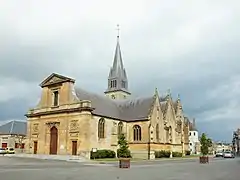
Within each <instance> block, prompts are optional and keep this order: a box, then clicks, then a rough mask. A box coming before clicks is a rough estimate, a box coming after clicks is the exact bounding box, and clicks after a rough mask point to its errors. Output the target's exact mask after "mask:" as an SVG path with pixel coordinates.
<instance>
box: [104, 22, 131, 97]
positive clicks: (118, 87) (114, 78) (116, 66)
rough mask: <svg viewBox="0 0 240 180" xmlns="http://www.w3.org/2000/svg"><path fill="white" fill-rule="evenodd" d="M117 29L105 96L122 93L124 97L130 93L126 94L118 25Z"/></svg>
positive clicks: (125, 75) (126, 83)
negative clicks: (115, 44)
mask: <svg viewBox="0 0 240 180" xmlns="http://www.w3.org/2000/svg"><path fill="white" fill-rule="evenodd" d="M117 27H118V29H117V30H118V34H117V46H116V49H115V55H114V60H113V65H112V67H111V69H110V72H109V76H108V88H107V90H106V92H105V94H109V93H111V94H113V92H122V93H125V94H126V95H130V94H131V93H130V92H128V79H127V74H126V70H125V68H124V66H123V60H122V54H121V49H120V43H119V25H118V26H117ZM126 95H124V97H126ZM113 99H115V98H113Z"/></svg>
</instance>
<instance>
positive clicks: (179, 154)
mask: <svg viewBox="0 0 240 180" xmlns="http://www.w3.org/2000/svg"><path fill="white" fill-rule="evenodd" d="M172 156H173V157H182V153H181V152H173V153H172Z"/></svg>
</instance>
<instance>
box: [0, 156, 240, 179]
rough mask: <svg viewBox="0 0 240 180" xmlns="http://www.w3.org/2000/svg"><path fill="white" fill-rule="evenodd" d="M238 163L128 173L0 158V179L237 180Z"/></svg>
mask: <svg viewBox="0 0 240 180" xmlns="http://www.w3.org/2000/svg"><path fill="white" fill-rule="evenodd" d="M239 171H240V159H238V158H235V159H218V160H217V159H214V160H212V161H211V162H210V163H209V164H204V165H203V164H199V163H198V161H164V162H159V161H158V162H154V163H153V162H151V163H150V162H149V163H146V162H142V163H140V162H138V163H133V164H132V166H131V168H130V169H119V168H117V167H116V164H106V165H101V164H91V165H90V164H85V163H76V162H65V161H55V160H40V159H31V158H17V157H4V156H0V179H1V180H13V179H19V180H22V179H29V180H31V179H33V180H42V179H51V180H98V179H102V180H114V179H120V180H121V179H122V180H135V179H137V180H161V179H164V180H183V179H184V180H188V179H189V180H203V179H204V180H239V179H240V173H239Z"/></svg>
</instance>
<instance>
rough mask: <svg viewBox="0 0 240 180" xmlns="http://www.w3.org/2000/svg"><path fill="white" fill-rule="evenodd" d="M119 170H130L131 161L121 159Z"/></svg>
mask: <svg viewBox="0 0 240 180" xmlns="http://www.w3.org/2000/svg"><path fill="white" fill-rule="evenodd" d="M119 168H130V159H128V158H120V159H119Z"/></svg>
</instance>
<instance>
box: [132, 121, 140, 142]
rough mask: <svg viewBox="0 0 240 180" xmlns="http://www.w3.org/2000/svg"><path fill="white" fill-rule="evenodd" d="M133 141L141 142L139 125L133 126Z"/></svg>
mask: <svg viewBox="0 0 240 180" xmlns="http://www.w3.org/2000/svg"><path fill="white" fill-rule="evenodd" d="M133 140H134V141H141V140H142V132H141V127H140V126H139V125H134V126H133Z"/></svg>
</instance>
